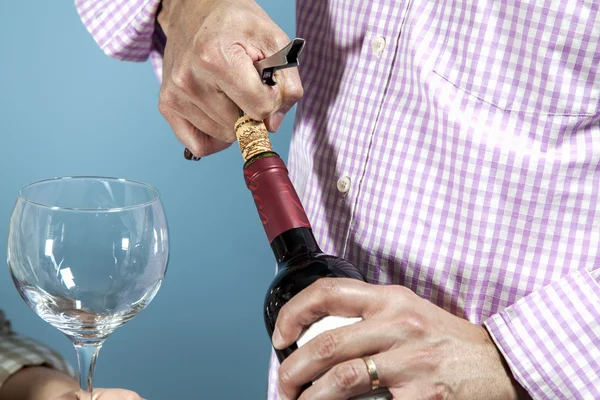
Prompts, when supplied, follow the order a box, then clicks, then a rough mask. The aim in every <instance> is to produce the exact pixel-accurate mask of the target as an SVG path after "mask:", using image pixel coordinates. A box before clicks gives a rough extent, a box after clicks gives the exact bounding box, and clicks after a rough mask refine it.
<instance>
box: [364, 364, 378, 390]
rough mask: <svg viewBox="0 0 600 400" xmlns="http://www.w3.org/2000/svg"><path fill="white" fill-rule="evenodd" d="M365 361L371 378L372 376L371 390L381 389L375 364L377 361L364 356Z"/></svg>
mask: <svg viewBox="0 0 600 400" xmlns="http://www.w3.org/2000/svg"><path fill="white" fill-rule="evenodd" d="M363 361H364V362H365V364H366V366H367V372H368V373H369V378H371V390H377V389H379V375H377V367H376V366H375V362H373V360H372V359H371V357H363Z"/></svg>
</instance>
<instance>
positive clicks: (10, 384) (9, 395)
mask: <svg viewBox="0 0 600 400" xmlns="http://www.w3.org/2000/svg"><path fill="white" fill-rule="evenodd" d="M77 389H79V384H78V383H77V382H76V381H75V380H74V379H72V378H71V377H69V376H68V375H66V374H64V373H62V372H60V371H58V370H55V369H52V368H48V367H42V366H32V367H25V368H23V369H21V370H19V371H18V372H16V373H14V374H13V375H12V376H11V377H10V378H8V380H7V381H6V382H5V383H4V385H2V387H0V400H42V399H43V400H48V399H52V398H55V397H58V396H60V395H63V394H65V393H67V392H70V391H74V390H77Z"/></svg>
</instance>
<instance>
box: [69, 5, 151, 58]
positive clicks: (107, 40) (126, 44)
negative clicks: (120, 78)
mask: <svg viewBox="0 0 600 400" xmlns="http://www.w3.org/2000/svg"><path fill="white" fill-rule="evenodd" d="M160 1H161V0H75V7H76V8H77V12H78V13H79V16H80V18H81V21H82V22H83V24H84V25H85V27H86V29H87V30H88V32H89V33H90V34H91V35H92V37H93V38H94V40H95V41H96V43H97V44H98V46H99V47H100V48H101V49H102V50H103V51H104V53H105V54H106V55H108V56H109V57H112V58H116V59H118V60H123V61H138V62H141V61H146V60H147V59H148V56H149V55H150V52H151V50H152V49H153V34H154V29H155V24H156V13H157V11H158V6H159V5H160Z"/></svg>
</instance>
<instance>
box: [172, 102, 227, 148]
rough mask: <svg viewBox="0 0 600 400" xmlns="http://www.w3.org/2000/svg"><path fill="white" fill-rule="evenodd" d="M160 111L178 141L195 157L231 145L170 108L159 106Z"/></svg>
mask: <svg viewBox="0 0 600 400" xmlns="http://www.w3.org/2000/svg"><path fill="white" fill-rule="evenodd" d="M161 113H162V114H163V116H164V117H165V119H166V120H167V122H168V123H169V125H171V129H173V132H174V133H175V135H176V136H177V138H178V139H179V141H180V142H181V143H182V144H183V145H184V146H185V147H187V148H188V149H189V151H190V152H191V153H192V154H193V155H194V156H195V157H197V158H198V157H204V156H207V155H209V154H213V153H216V152H219V151H221V150H224V149H226V148H227V147H229V146H230V145H231V143H230V142H224V141H222V140H219V139H217V138H215V137H213V136H209V135H207V134H206V133H204V132H202V131H200V130H199V129H198V128H196V127H195V126H194V125H192V123H190V122H189V121H188V120H186V119H185V118H183V117H182V116H181V115H180V114H178V113H177V112H175V111H174V110H172V109H169V108H161Z"/></svg>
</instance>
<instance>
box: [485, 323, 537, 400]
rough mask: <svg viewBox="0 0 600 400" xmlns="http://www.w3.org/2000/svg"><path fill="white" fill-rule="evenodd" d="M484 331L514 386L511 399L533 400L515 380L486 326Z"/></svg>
mask: <svg viewBox="0 0 600 400" xmlns="http://www.w3.org/2000/svg"><path fill="white" fill-rule="evenodd" d="M483 330H484V332H485V334H486V336H487V340H488V341H489V343H490V346H493V348H494V351H495V354H496V356H497V357H498V360H499V361H500V364H501V368H502V369H503V371H504V374H506V377H508V379H509V380H510V383H511V384H512V389H513V393H512V396H511V397H512V398H513V399H516V400H532V399H531V396H530V395H529V392H527V390H526V389H525V388H524V387H523V386H521V384H520V383H519V382H518V381H517V380H516V379H515V377H514V375H513V373H512V371H511V369H510V367H509V366H508V363H507V362H506V359H505V358H504V355H503V354H502V352H501V351H500V349H499V348H498V346H497V345H496V342H495V341H494V339H493V337H492V335H491V333H490V331H488V329H487V326H485V325H484V326H483Z"/></svg>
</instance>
